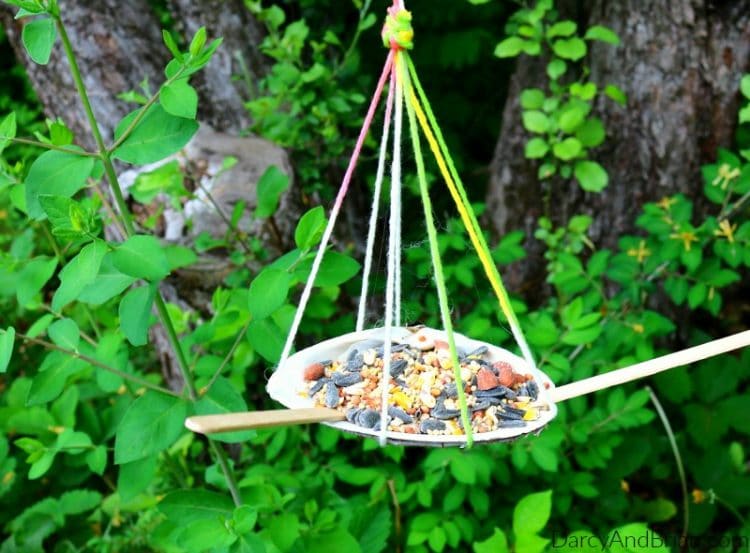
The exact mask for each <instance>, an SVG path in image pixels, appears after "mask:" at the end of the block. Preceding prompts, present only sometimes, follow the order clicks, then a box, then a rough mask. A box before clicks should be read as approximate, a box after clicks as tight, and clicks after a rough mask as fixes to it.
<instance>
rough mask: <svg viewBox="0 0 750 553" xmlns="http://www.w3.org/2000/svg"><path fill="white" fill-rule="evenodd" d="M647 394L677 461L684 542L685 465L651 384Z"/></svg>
mask: <svg viewBox="0 0 750 553" xmlns="http://www.w3.org/2000/svg"><path fill="white" fill-rule="evenodd" d="M646 390H648V395H649V396H650V397H651V403H653V404H654V408H655V409H656V413H657V414H658V415H659V418H660V419H661V423H662V424H663V425H664V430H665V431H666V432H667V437H668V438H669V445H670V446H672V453H673V454H674V459H675V462H676V463H677V473H678V474H679V475H680V485H681V487H682V511H683V518H682V534H681V535H680V544H684V543H685V540H686V539H687V535H688V528H689V526H690V503H689V500H688V489H687V478H686V477H685V467H684V466H683V465H682V456H681V455H680V449H679V448H678V447H677V440H676V439H675V437H674V432H672V425H671V424H669V419H668V418H667V414H666V413H665V412H664V408H663V407H662V406H661V402H660V401H659V398H658V397H656V394H655V393H654V391H653V390H652V389H651V386H646Z"/></svg>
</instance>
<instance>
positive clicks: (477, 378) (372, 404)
mask: <svg viewBox="0 0 750 553" xmlns="http://www.w3.org/2000/svg"><path fill="white" fill-rule="evenodd" d="M383 354H384V343H383V342H382V341H379V340H366V341H363V342H359V343H357V344H354V345H353V346H351V347H350V348H349V349H348V350H347V351H346V352H345V353H344V355H342V356H341V357H340V358H339V359H338V360H325V361H319V362H317V363H313V364H311V365H309V366H308V367H306V368H305V371H304V379H305V381H306V382H307V386H308V388H307V390H306V393H307V394H308V395H309V397H311V398H313V399H314V401H315V404H316V406H319V407H328V408H331V409H337V410H339V411H342V412H343V413H345V414H346V418H347V420H348V421H349V422H351V423H354V424H356V425H359V426H362V427H365V428H371V429H373V430H380V405H381V390H380V378H381V374H382V369H383V364H384V359H383ZM458 357H459V363H460V366H461V379H462V381H463V383H464V391H465V393H466V403H467V406H468V408H469V411H470V414H471V424H472V430H473V432H490V431H492V430H497V429H498V428H511V427H523V426H526V424H527V422H528V421H533V420H536V419H538V418H539V411H540V410H541V409H545V408H547V406H546V405H545V404H542V403H540V402H538V401H537V396H538V394H539V388H538V386H537V383H536V382H535V381H534V379H533V377H532V376H531V375H530V374H519V373H517V372H515V371H514V370H513V367H512V366H511V365H510V364H509V363H507V362H504V361H499V362H495V363H491V362H490V361H488V360H487V357H488V355H487V348H486V347H484V346H483V347H480V348H479V349H477V350H474V351H470V352H465V351H462V350H461V349H460V348H459V350H458ZM388 397H389V405H388V430H391V431H394V432H403V433H406V434H434V435H460V434H464V429H463V424H462V421H461V412H460V410H459V405H458V390H457V387H456V382H455V377H454V371H453V366H452V362H451V359H450V352H449V350H448V344H447V343H446V342H442V341H440V340H433V339H432V338H430V337H428V336H425V335H423V334H419V333H417V334H415V335H413V336H411V337H410V338H409V339H408V340H407V341H405V342H403V343H394V344H393V345H392V346H391V367H390V379H389V395H388Z"/></svg>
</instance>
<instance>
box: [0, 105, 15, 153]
mask: <svg viewBox="0 0 750 553" xmlns="http://www.w3.org/2000/svg"><path fill="white" fill-rule="evenodd" d="M15 137H16V112H15V111H11V112H10V113H9V114H8V115H6V116H5V118H4V119H3V122H2V123H0V154H2V153H3V150H4V149H5V147H6V146H7V145H8V144H9V143H10V141H11V139H13V138H15Z"/></svg>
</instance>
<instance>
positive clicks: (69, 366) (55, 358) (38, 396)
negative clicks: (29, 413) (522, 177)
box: [26, 351, 87, 406]
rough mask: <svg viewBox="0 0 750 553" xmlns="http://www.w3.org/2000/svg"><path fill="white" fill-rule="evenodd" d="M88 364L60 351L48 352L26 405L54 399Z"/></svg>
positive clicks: (32, 384)
mask: <svg viewBox="0 0 750 553" xmlns="http://www.w3.org/2000/svg"><path fill="white" fill-rule="evenodd" d="M86 366H87V365H86V363H84V362H83V361H80V360H79V359H76V358H74V357H71V356H70V355H67V354H64V353H62V352H59V351H53V352H51V353H49V354H47V357H45V358H44V361H43V362H42V366H41V367H40V368H39V374H38V375H36V376H35V377H34V380H33V381H32V383H31V387H30V388H29V392H28V395H27V396H26V405H27V406H33V405H41V404H43V403H47V402H50V401H52V400H54V399H55V398H57V397H58V396H59V395H60V394H61V393H62V391H63V390H64V389H65V384H66V383H67V381H68V378H69V377H71V376H72V375H74V374H76V373H77V372H79V371H80V370H81V369H83V368H85V367H86Z"/></svg>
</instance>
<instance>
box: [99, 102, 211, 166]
mask: <svg viewBox="0 0 750 553" xmlns="http://www.w3.org/2000/svg"><path fill="white" fill-rule="evenodd" d="M139 111H140V109H139V110H136V111H134V112H132V113H130V114H128V115H126V116H125V117H124V118H123V119H122V121H120V123H119V124H118V125H117V129H115V140H117V139H119V137H120V136H121V135H122V134H123V133H124V132H125V130H126V129H127V128H128V126H129V125H130V123H131V122H132V121H133V119H135V117H136V115H137V113H138V112H139ZM197 130H198V123H197V122H195V121H193V120H192V119H185V118H184V117H177V116H175V115H171V114H169V113H167V112H166V111H165V110H164V108H163V107H162V106H161V105H160V104H158V103H156V104H154V105H153V106H151V107H150V108H149V110H148V112H147V113H146V115H145V116H144V117H143V119H142V120H141V121H140V123H139V124H138V125H137V126H136V127H135V129H133V131H132V132H131V134H130V135H129V136H128V137H127V138H126V139H125V141H124V142H123V143H122V144H120V146H119V147H118V148H117V149H116V150H115V151H114V153H113V157H115V158H117V159H121V160H122V161H127V162H128V163H133V164H135V165H146V164H148V163H154V162H156V161H159V160H162V159H164V158H165V157H168V156H170V155H172V154H174V153H176V152H178V151H180V150H181V149H182V148H183V147H184V146H185V144H187V143H188V142H189V141H190V139H191V138H192V137H193V135H194V134H195V132H196V131H197Z"/></svg>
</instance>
